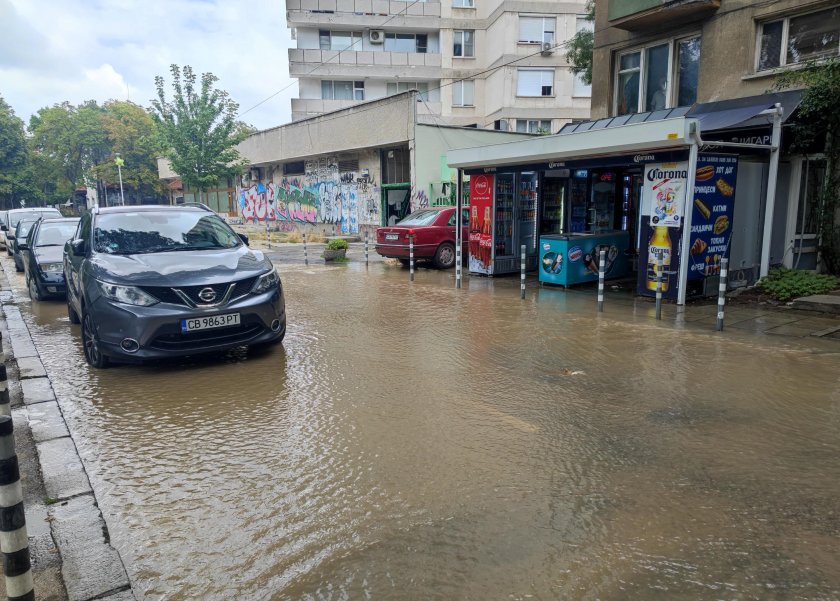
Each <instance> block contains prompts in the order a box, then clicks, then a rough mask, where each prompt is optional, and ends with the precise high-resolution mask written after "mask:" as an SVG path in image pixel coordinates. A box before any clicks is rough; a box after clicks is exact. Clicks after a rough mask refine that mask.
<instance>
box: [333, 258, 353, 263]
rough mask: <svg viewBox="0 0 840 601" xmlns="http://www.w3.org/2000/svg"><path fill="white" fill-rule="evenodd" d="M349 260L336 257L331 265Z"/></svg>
mask: <svg viewBox="0 0 840 601" xmlns="http://www.w3.org/2000/svg"><path fill="white" fill-rule="evenodd" d="M349 260H350V259H348V258H347V257H336V258H335V259H333V260H332V262H333V263H347V262H348V261H349Z"/></svg>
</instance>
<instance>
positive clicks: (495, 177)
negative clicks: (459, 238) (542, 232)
mask: <svg viewBox="0 0 840 601" xmlns="http://www.w3.org/2000/svg"><path fill="white" fill-rule="evenodd" d="M538 182H539V179H538V175H537V173H536V172H522V173H497V174H478V175H472V176H471V177H470V240H469V252H470V260H469V269H470V272H471V273H478V274H483V275H498V274H503V273H514V272H518V271H519V269H520V267H519V264H520V252H521V246H522V245H523V244H524V245H525V248H526V267H527V268H528V269H535V268H536V265H537V203H538V200H537V199H538V185H539V183H538Z"/></svg>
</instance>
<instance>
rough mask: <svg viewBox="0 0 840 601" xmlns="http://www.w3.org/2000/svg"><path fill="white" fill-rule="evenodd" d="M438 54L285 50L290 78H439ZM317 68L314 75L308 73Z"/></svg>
mask: <svg viewBox="0 0 840 601" xmlns="http://www.w3.org/2000/svg"><path fill="white" fill-rule="evenodd" d="M440 64H441V60H440V54H419V53H413V52H347V51H345V52H342V53H340V54H339V52H338V51H336V50H307V49H301V48H290V49H289V75H290V76H291V77H317V78H318V79H330V78H331V77H342V78H346V79H349V78H356V79H362V78H364V77H375V78H380V79H384V78H395V77H401V78H408V77H411V78H415V79H421V80H422V79H435V78H439V77H440ZM316 65H321V66H319V67H318V70H317V72H316V73H312V74H311V75H310V73H311V72H312V70H313V69H314V68H315V66H316Z"/></svg>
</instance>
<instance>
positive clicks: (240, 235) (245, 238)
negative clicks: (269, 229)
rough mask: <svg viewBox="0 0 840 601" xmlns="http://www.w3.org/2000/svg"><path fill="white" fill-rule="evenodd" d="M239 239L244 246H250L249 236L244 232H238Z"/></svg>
mask: <svg viewBox="0 0 840 601" xmlns="http://www.w3.org/2000/svg"><path fill="white" fill-rule="evenodd" d="M239 239H240V240H242V242H243V243H244V244H245V246H250V244H248V241H249V240H250V238H248V236H246V235H245V234H239Z"/></svg>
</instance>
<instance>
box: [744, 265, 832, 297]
mask: <svg viewBox="0 0 840 601" xmlns="http://www.w3.org/2000/svg"><path fill="white" fill-rule="evenodd" d="M756 287H757V288H759V289H760V290H761V291H763V292H766V293H767V294H769V295H770V296H772V297H773V298H775V299H776V300H779V301H782V302H787V301H789V300H791V299H794V298H798V297H800V296H810V295H812V294H827V293H829V292H831V291H832V290H834V289H835V288H838V287H840V278H836V277H835V276H833V275H824V274H820V273H814V272H812V271H798V270H796V269H788V268H786V267H774V268H773V269H771V270H770V272H769V273H768V274H767V277H765V278H762V279H761V281H760V282H758V285H757V286H756Z"/></svg>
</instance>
